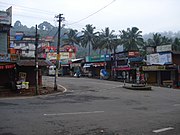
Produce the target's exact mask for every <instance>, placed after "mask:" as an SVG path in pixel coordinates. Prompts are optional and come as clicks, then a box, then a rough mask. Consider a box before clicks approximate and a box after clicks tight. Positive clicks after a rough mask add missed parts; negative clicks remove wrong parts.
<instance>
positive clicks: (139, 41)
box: [120, 27, 144, 51]
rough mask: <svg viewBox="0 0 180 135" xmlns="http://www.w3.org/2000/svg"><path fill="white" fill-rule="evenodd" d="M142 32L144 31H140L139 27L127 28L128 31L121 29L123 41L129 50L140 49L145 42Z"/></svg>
mask: <svg viewBox="0 0 180 135" xmlns="http://www.w3.org/2000/svg"><path fill="white" fill-rule="evenodd" d="M141 33H142V31H139V29H138V28H137V27H132V28H131V29H130V28H127V31H125V30H122V31H120V37H121V40H122V43H123V45H124V47H125V49H126V50H127V51H134V50H138V49H139V47H140V46H142V45H143V44H144V41H143V38H142V34H141Z"/></svg>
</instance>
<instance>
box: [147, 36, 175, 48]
mask: <svg viewBox="0 0 180 135" xmlns="http://www.w3.org/2000/svg"><path fill="white" fill-rule="evenodd" d="M171 43H172V39H170V38H168V37H166V36H163V37H162V36H161V34H159V33H155V34H153V37H152V39H151V38H149V39H148V41H147V45H149V46H159V45H167V44H171Z"/></svg>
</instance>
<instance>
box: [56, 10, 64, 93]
mask: <svg viewBox="0 0 180 135" xmlns="http://www.w3.org/2000/svg"><path fill="white" fill-rule="evenodd" d="M62 15H63V14H59V15H58V16H56V17H57V18H59V20H58V22H59V27H58V44H57V58H56V72H55V77H54V90H55V91H57V77H58V70H59V60H60V54H59V48H60V37H61V21H62V19H63V17H62Z"/></svg>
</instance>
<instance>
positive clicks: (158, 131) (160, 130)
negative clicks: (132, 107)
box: [153, 127, 174, 133]
mask: <svg viewBox="0 0 180 135" xmlns="http://www.w3.org/2000/svg"><path fill="white" fill-rule="evenodd" d="M172 129H174V128H173V127H167V128H161V129H157V130H153V132H154V133H160V132H164V131H167V130H172Z"/></svg>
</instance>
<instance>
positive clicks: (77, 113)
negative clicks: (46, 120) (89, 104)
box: [44, 111, 104, 116]
mask: <svg viewBox="0 0 180 135" xmlns="http://www.w3.org/2000/svg"><path fill="white" fill-rule="evenodd" d="M95 113H104V111H92V112H72V113H49V114H44V116H57V115H61V116H62V115H80V114H95Z"/></svg>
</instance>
